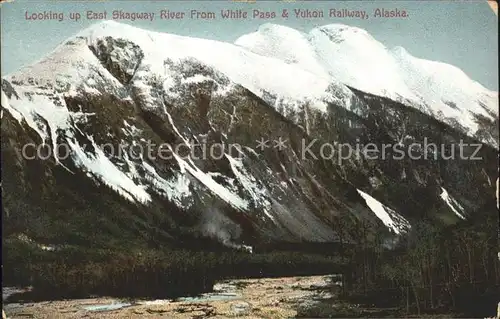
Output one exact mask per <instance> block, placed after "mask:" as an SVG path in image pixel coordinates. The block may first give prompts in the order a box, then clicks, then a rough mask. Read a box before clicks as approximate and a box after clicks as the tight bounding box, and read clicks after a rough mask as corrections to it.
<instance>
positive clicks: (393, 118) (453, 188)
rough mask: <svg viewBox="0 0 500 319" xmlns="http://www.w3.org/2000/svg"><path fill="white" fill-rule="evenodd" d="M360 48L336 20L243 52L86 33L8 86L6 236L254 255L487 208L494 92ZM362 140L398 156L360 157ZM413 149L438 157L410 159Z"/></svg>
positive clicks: (257, 38) (398, 56) (351, 31)
mask: <svg viewBox="0 0 500 319" xmlns="http://www.w3.org/2000/svg"><path fill="white" fill-rule="evenodd" d="M345 28H347V30H346V29H345ZM292 39H293V41H292ZM366 39H368V40H366ZM365 40H366V41H373V43H372V44H371V45H373V46H374V47H377V46H378V44H377V43H376V42H375V40H373V39H372V38H371V37H369V35H367V34H366V32H364V31H362V30H359V29H355V28H348V27H345V26H338V25H331V26H325V27H321V28H318V29H315V30H313V31H311V33H310V35H308V36H305V35H301V34H300V33H298V32H291V31H290V30H288V29H285V28H284V27H278V26H273V25H265V26H263V27H262V28H260V29H259V31H257V33H255V34H251V35H247V36H243V37H242V38H240V39H239V40H238V41H237V42H236V44H230V43H223V42H217V41H212V40H205V39H196V38H189V37H181V36H176V35H171V34H161V33H155V32H151V31H146V30H141V29H138V28H135V27H132V26H128V25H124V24H118V23H115V22H105V23H100V24H96V25H94V26H91V27H90V28H88V29H86V30H84V31H82V32H80V33H79V34H77V35H76V36H74V37H72V38H71V39H69V40H67V41H65V42H64V43H62V44H61V45H60V46H59V47H58V48H57V49H56V50H55V51H54V52H52V53H51V54H49V55H48V56H47V57H46V58H44V59H42V60H41V61H39V62H37V63H35V64H33V65H31V66H29V67H26V68H24V69H22V70H20V71H18V72H16V73H13V74H10V75H8V76H6V77H4V78H3V79H2V196H3V208H4V209H3V212H4V213H3V214H4V225H5V226H4V231H5V232H6V234H7V235H8V236H19V235H20V234H23V235H25V236H27V237H28V238H33V239H34V240H35V241H37V242H40V243H43V244H50V245H53V246H57V245H67V244H79V245H105V244H108V243H109V242H115V243H117V244H119V245H126V244H127V243H137V242H145V243H149V244H155V245H160V244H163V243H166V242H170V243H176V244H178V243H183V242H185V241H188V240H189V238H193V237H194V238H197V237H199V236H207V237H211V238H214V239H216V240H218V241H220V242H222V243H224V244H226V245H228V246H231V247H241V248H244V249H250V246H258V245H259V244H262V243H266V242H275V241H286V242H337V241H342V242H348V241H355V240H357V239H359V238H360V236H366V234H371V235H370V236H372V235H373V236H381V237H382V238H383V239H386V238H394V236H399V235H403V234H405V233H408V232H411V229H412V223H414V222H418V221H421V220H428V221H430V222H433V223H450V222H456V221H459V220H461V219H467V218H476V217H477V216H481V214H485V213H491V212H492V209H495V208H494V207H495V201H494V187H495V185H494V182H493V181H494V180H495V178H496V174H497V166H496V147H497V146H498V142H497V141H498V134H497V133H496V132H497V131H498V114H497V113H496V114H495V112H497V111H494V110H496V106H495V103H498V101H497V99H496V98H497V97H496V96H494V95H493V93H491V92H488V91H487V90H485V89H484V88H482V87H480V86H479V84H477V83H473V82H472V81H470V80H468V78H467V77H466V76H465V75H463V74H462V73H460V77H458V76H454V75H453V74H451V76H450V72H456V73H457V74H458V73H459V72H461V71H458V70H456V69H455V68H454V67H451V66H446V65H442V68H438V69H436V68H435V67H434V66H433V65H431V63H437V62H429V61H424V60H419V59H416V58H413V57H411V56H410V55H409V54H407V53H405V52H404V51H403V50H401V49H398V50H395V51H384V52H385V53H384V54H385V55H382V53H381V55H374V56H373V57H372V58H373V59H375V60H370V59H369V57H367V56H363V51H362V50H361V49H360V48H361V47H360V46H357V45H358V41H360V42H362V41H365ZM269 41H271V42H273V43H275V44H276V47H274V49H271V50H268V51H266V48H267V46H266V43H268V42H269ZM294 41H295V42H294ZM287 45H292V46H294V47H295V48H296V49H295V50H291V51H289V50H287V49H286V48H287ZM359 45H364V44H363V43H361V44H359ZM299 49H300V50H299ZM378 49H379V50H381V51H383V48H378ZM280 50H281V51H280ZM346 50H347V51H346ZM348 50H352V51H353V52H354V51H356V50H358V51H356V52H357V55H351V54H350V53H349V52H348ZM288 52H295V53H294V54H293V55H290V54H291V53H288ZM330 54H331V57H332V59H330V60H328V58H329V57H330ZM335 56H343V57H344V60H341V61H343V62H342V63H340V61H339V62H338V63H337V62H334V61H336V60H335V59H334V57H335ZM374 62H380V63H392V64H391V67H390V68H386V67H383V69H380V68H379V67H377V63H374ZM370 63H371V64H370ZM370 65H371V66H372V67H368V66H370ZM429 65H431V67H430V68H429V67H428V66H429ZM440 65H441V64H440ZM349 68H351V69H349ZM382 71H383V72H382ZM380 72H382V73H380ZM426 72H427V73H426ZM376 75H378V76H379V77H381V78H384V79H385V80H386V81H388V82H379V81H378V77H375V78H374V76H376ZM450 78H451V79H450ZM358 80H359V81H358ZM361 80H363V81H362V82H360V81H361ZM424 80H425V81H427V83H434V82H435V83H437V84H439V85H434V84H432V85H431V86H428V85H427V86H426V85H423V83H424V82H423V81H424ZM455 80H456V81H459V82H455ZM392 83H393V84H394V85H392ZM430 87H432V89H430ZM436 96H439V97H440V101H441V102H435V103H434V102H433V101H434V100H433V99H434V98H435V97H436ZM443 101H444V102H443ZM443 103H444V104H443ZM478 105H479V106H478ZM439 111H443V112H442V113H443V114H444V117H443V116H441V115H440V114H441V113H439ZM464 121H465V122H464ZM471 121H472V122H471ZM452 124H453V125H452ZM260 140H262V141H267V143H266V146H265V147H259V146H262V145H259V144H258V141H260ZM280 140H281V141H282V142H283V143H282V144H281V145H280V144H279V143H276V141H280ZM460 141H462V142H463V143H466V144H477V143H478V141H481V142H483V143H481V144H480V147H477V146H475V145H466V146H462V147H459V143H460ZM30 143H32V144H35V145H44V147H39V149H40V150H41V152H40V154H38V155H37V156H36V154H34V153H33V151H34V148H33V147H26V145H32V144H30ZM367 143H374V144H376V145H377V147H378V148H379V149H380V148H382V145H390V147H389V148H387V149H386V150H385V152H386V153H385V155H384V156H381V155H380V154H379V155H378V156H375V157H374V156H371V157H370V156H366V154H363V152H362V151H361V150H360V148H359V146H360V145H361V146H363V145H366V144H367ZM412 143H418V144H420V145H424V143H427V144H431V143H436V144H437V145H439V147H438V148H436V149H433V150H431V151H425V150H424V149H422V148H420V149H419V148H418V147H413V148H412V149H411V154H412V155H413V156H412V158H413V159H412V158H410V157H409V153H408V152H410V151H408V148H409V146H410V145H411V144H412ZM347 145H350V146H351V148H350V150H351V151H352V154H351V156H349V158H342V159H339V158H338V155H339V154H343V155H346V153H345V152H346V151H347V150H349V148H348V147H347ZM441 145H444V148H443V149H441ZM356 146H358V149H356ZM460 148H461V149H462V152H463V155H464V156H462V158H460V156H458V154H459V151H460ZM398 149H401V150H403V151H401V152H398ZM54 150H55V151H54ZM452 150H454V151H455V152H456V155H457V156H455V157H454V158H453V159H446V160H445V159H443V156H444V155H447V156H449V155H450V154H451V152H452ZM476 150H477V152H476ZM49 151H52V152H50V153H49ZM207 152H208V154H209V155H208V156H207ZM332 152H333V155H332ZM23 153H24V154H23ZM26 154H28V156H26ZM402 154H403V155H404V154H406V156H402ZM429 154H431V155H430V156H429ZM41 155H42V156H43V155H47V156H45V157H44V158H43V159H41V158H40V157H41ZM322 155H323V156H322ZM396 155H399V156H396ZM423 155H426V156H427V158H426V159H425V158H421V159H418V160H416V159H415V158H416V157H417V156H420V157H422V156H423ZM31 156H32V157H35V159H29V158H28V157H31ZM471 156H474V157H475V158H478V157H480V158H481V160H470V159H464V158H465V157H471ZM345 157H347V156H345Z"/></svg>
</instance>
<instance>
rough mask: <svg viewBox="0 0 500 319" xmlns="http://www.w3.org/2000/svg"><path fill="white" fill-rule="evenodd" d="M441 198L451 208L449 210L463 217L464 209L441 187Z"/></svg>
mask: <svg viewBox="0 0 500 319" xmlns="http://www.w3.org/2000/svg"><path fill="white" fill-rule="evenodd" d="M439 196H440V197H441V199H442V200H443V201H444V202H445V203H446V204H447V205H448V207H450V208H451V210H452V211H453V212H454V213H455V214H456V215H457V216H458V217H460V218H461V219H465V215H464V214H465V210H464V208H463V207H462V205H460V203H458V202H457V201H456V200H455V199H454V198H453V197H451V196H450V194H448V191H447V190H446V189H444V188H443V187H441V194H440V195H439Z"/></svg>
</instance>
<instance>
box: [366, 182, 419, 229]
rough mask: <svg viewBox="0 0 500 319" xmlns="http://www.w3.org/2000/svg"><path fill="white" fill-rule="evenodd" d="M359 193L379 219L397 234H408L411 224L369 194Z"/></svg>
mask: <svg viewBox="0 0 500 319" xmlns="http://www.w3.org/2000/svg"><path fill="white" fill-rule="evenodd" d="M357 191H358V193H359V194H360V195H361V197H363V199H364V200H365V202H366V205H368V207H369V208H370V209H371V210H372V211H373V212H374V213H375V215H377V217H378V218H379V219H380V220H381V221H382V222H383V223H384V225H385V226H387V227H388V228H389V229H390V230H391V231H393V232H394V233H396V234H398V235H399V234H401V233H404V232H406V231H407V230H408V229H409V228H410V223H409V222H408V221H407V220H406V219H405V218H404V217H403V216H401V215H399V214H398V213H396V212H395V211H394V210H392V209H390V208H389V207H387V206H385V205H383V204H382V203H381V202H379V201H378V200H376V199H375V198H373V197H371V196H370V195H368V194H367V193H365V192H363V191H361V190H359V189H357Z"/></svg>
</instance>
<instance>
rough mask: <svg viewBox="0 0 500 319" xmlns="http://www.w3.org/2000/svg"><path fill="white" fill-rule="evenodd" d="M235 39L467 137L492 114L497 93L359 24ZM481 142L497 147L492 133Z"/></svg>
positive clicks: (270, 29)
mask: <svg viewBox="0 0 500 319" xmlns="http://www.w3.org/2000/svg"><path fill="white" fill-rule="evenodd" d="M235 43H236V44H237V45H239V46H241V47H244V48H247V49H249V50H251V51H252V52H255V53H258V54H261V55H264V56H269V57H274V58H278V59H281V60H283V61H285V62H287V63H290V64H292V65H295V66H299V67H301V68H303V69H306V70H308V71H310V72H312V73H314V74H317V75H318V76H319V77H322V78H325V77H327V78H331V79H335V80H337V81H340V82H342V83H344V84H346V85H348V86H351V87H354V88H357V89H359V90H362V91H365V92H368V93H372V94H375V95H380V96H385V97H388V98H390V99H393V100H396V101H401V102H404V103H406V104H409V105H412V106H414V107H416V108H418V109H420V110H421V111H423V112H425V113H426V114H429V115H431V116H434V117H436V118H438V119H439V120H442V121H444V122H445V123H448V124H451V125H455V124H457V123H458V124H460V125H461V126H462V129H463V130H464V131H465V132H466V133H467V134H469V135H470V136H474V135H475V134H476V133H477V132H478V130H480V123H479V122H481V119H480V118H482V117H485V118H487V119H489V120H493V121H494V120H495V119H496V118H498V93H497V92H492V91H490V90H487V89H486V88H484V87H483V86H481V85H480V84H479V83H477V82H475V81H473V80H471V79H470V78H469V77H468V76H467V75H466V74H465V73H464V72H462V71H461V70H460V69H458V68H456V67H454V66H452V65H449V64H445V63H441V62H435V61H429V60H424V59H419V58H416V57H414V56H412V55H411V54H410V53H408V52H407V51H406V50H405V49H404V48H401V47H396V48H393V49H390V48H387V47H385V46H384V45H383V44H382V43H380V42H378V41H377V40H376V39H374V38H373V37H372V36H371V35H370V34H368V33H367V32H366V31H365V30H363V29H360V28H356V27H350V26H346V25H343V24H332V25H326V26H322V27H318V28H314V29H312V30H311V31H310V32H309V33H308V34H303V33H301V32H299V31H297V30H294V29H291V28H288V27H284V26H279V25H274V24H264V25H262V26H261V27H260V28H259V29H258V30H257V31H256V32H253V33H250V34H246V35H243V36H241V37H240V38H238V39H237V40H236V42H235ZM484 141H485V142H487V143H490V144H491V145H495V146H498V144H497V141H496V140H495V138H487V139H485V140H484Z"/></svg>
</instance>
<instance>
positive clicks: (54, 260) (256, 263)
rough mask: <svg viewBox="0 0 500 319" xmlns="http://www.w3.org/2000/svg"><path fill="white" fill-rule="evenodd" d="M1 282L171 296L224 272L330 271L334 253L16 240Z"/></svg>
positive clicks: (9, 246)
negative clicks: (59, 246) (46, 244)
mask: <svg viewBox="0 0 500 319" xmlns="http://www.w3.org/2000/svg"><path fill="white" fill-rule="evenodd" d="M4 244H5V246H4V274H3V276H4V277H3V279H4V285H31V286H32V287H33V290H32V292H31V293H30V295H24V296H20V297H22V298H23V299H25V300H26V299H31V300H47V299H59V298H83V297H88V296H90V295H101V296H114V297H130V298H140V297H149V298H175V297H179V296H189V295H195V294H199V293H203V292H208V291H210V290H211V289H212V287H213V285H214V283H215V281H217V280H220V279H224V278H234V277H238V278H245V277H246V278H252V277H263V276H265V277H274V276H292V275H305V274H329V273H331V272H332V271H333V272H339V271H341V270H340V267H339V266H338V265H339V264H340V262H339V259H338V258H334V257H328V256H321V255H313V254H304V253H297V252H295V253H294V252H284V251H282V252H268V253H261V254H249V253H245V252H238V251H219V252H203V251H189V250H180V249H176V250H173V249H168V248H166V249H163V250H153V249H150V250H145V249H142V250H130V251H125V250H106V249H97V250H96V249H92V250H91V249H84V248H66V249H63V250H60V251H43V250H41V249H39V248H38V247H33V246H30V245H29V244H26V243H23V242H19V241H7V243H4Z"/></svg>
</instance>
